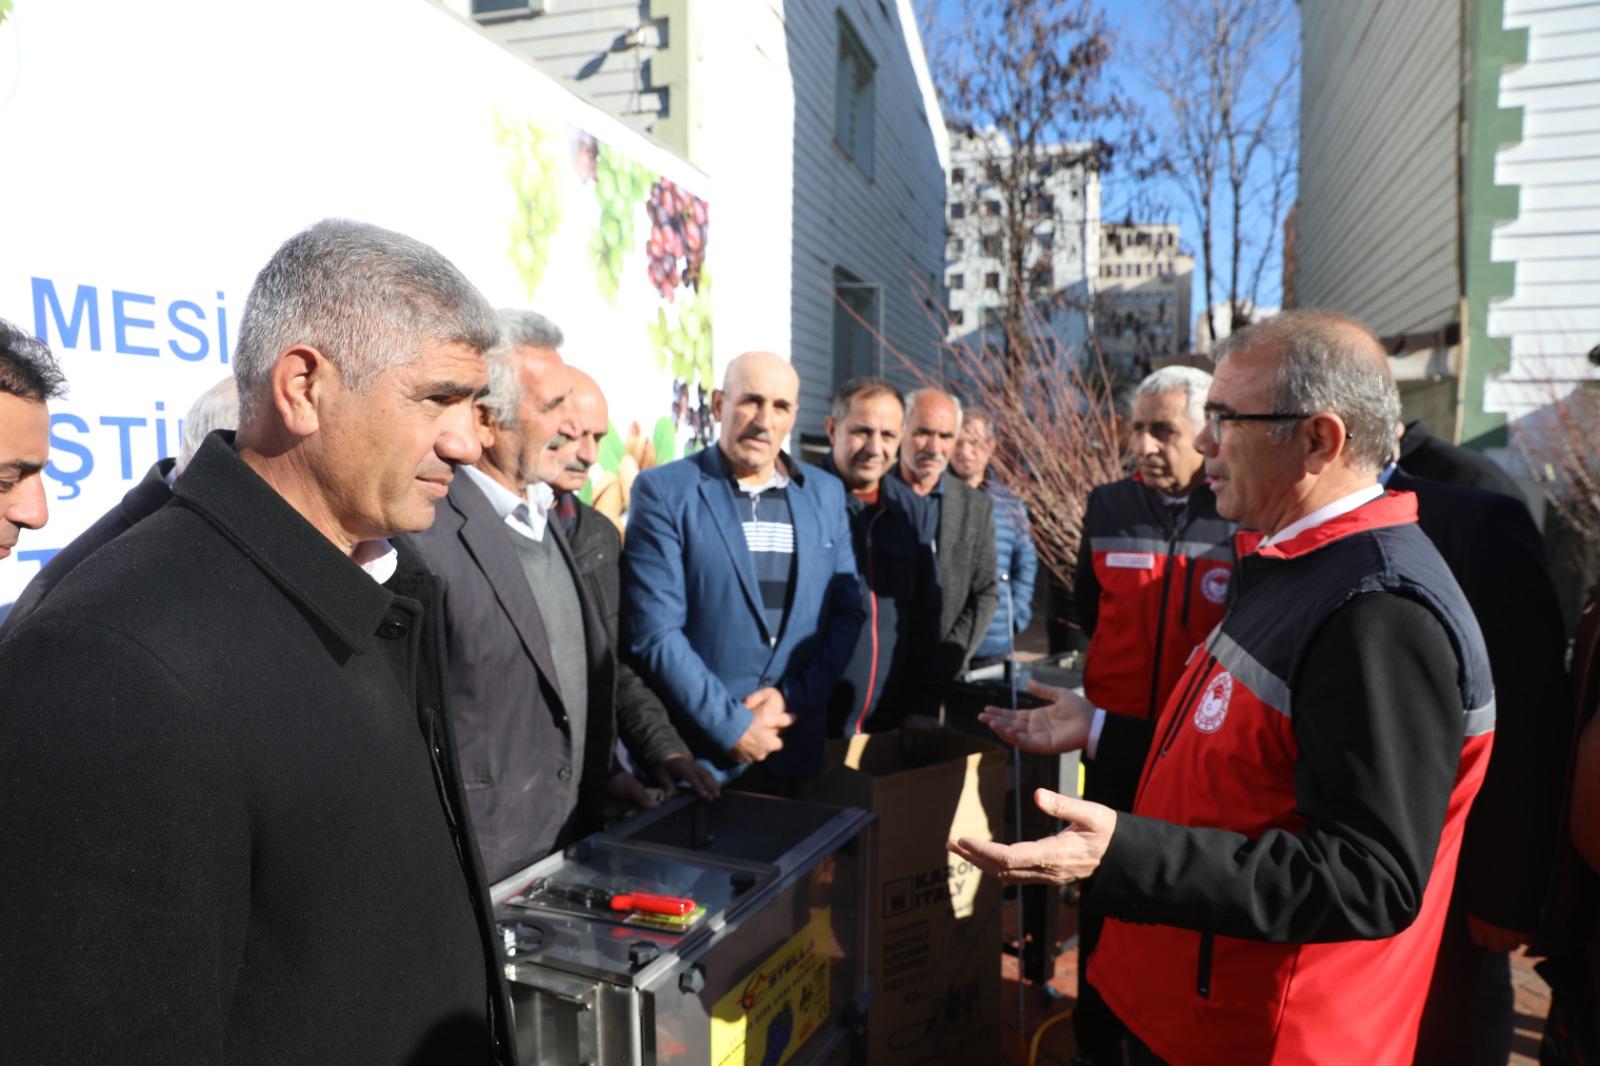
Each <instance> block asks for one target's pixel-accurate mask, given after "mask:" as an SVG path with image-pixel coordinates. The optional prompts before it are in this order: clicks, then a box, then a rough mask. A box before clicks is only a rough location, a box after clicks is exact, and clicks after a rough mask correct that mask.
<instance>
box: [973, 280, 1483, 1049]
mask: <svg viewBox="0 0 1600 1066" xmlns="http://www.w3.org/2000/svg"><path fill="white" fill-rule="evenodd" d="M1217 361H1218V362H1217V372H1216V377H1215V379H1214V380H1213V381H1212V383H1211V389H1210V391H1209V394H1208V398H1207V400H1206V406H1205V421H1204V423H1203V427H1202V429H1201V431H1200V434H1199V437H1198V440H1197V444H1198V447H1199V449H1200V451H1201V453H1202V454H1203V455H1204V456H1205V466H1206V470H1207V472H1208V473H1209V474H1210V475H1211V477H1212V479H1213V480H1212V484H1213V486H1214V491H1215V493H1216V498H1217V511H1218V513H1219V514H1221V515H1222V516H1224V517H1225V518H1229V519H1232V520H1234V521H1236V522H1238V523H1239V524H1240V525H1241V526H1242V527H1244V528H1245V529H1246V530H1249V531H1250V532H1248V533H1242V534H1240V537H1239V549H1240V560H1239V563H1238V566H1237V568H1236V573H1235V578H1234V580H1235V585H1236V587H1235V589H1234V590H1233V594H1232V596H1231V598H1230V602H1229V605H1228V609H1227V612H1226V613H1225V615H1224V616H1223V619H1222V621H1221V622H1220V623H1219V624H1218V625H1217V627H1216V628H1215V629H1214V630H1213V631H1212V633H1211V635H1210V636H1209V637H1207V639H1206V642H1205V643H1204V644H1202V645H1200V646H1199V647H1198V648H1197V649H1196V650H1195V653H1194V654H1193V655H1192V656H1191V657H1190V660H1189V664H1188V666H1187V668H1186V669H1185V671H1184V675H1183V677H1182V678H1181V679H1180V680H1179V682H1178V687H1177V689H1175V695H1174V696H1173V698H1171V699H1170V700H1168V701H1167V704H1166V707H1165V709H1164V710H1163V711H1162V714H1161V717H1160V720H1159V722H1151V721H1150V720H1148V719H1141V718H1137V717H1132V716H1128V715H1122V714H1115V713H1107V711H1106V710H1105V709H1104V708H1100V709H1097V708H1096V707H1095V706H1094V704H1093V702H1092V701H1090V700H1087V699H1084V698H1083V697H1081V696H1077V695H1075V694H1073V693H1071V692H1068V691H1065V690H1062V689H1052V688H1049V687H1048V686H1044V685H1035V686H1034V687H1033V691H1034V692H1035V694H1036V695H1039V696H1041V697H1043V698H1044V699H1046V700H1049V703H1048V705H1047V706H1045V707H1042V708H1039V709H1036V710H1028V711H1018V712H1010V711H1005V710H1001V709H999V708H989V709H987V710H986V711H985V712H984V717H985V719H986V720H987V721H989V723H990V724H991V726H993V728H994V729H995V731H996V732H997V733H998V734H999V735H1000V736H1001V737H1003V738H1004V739H1006V740H1008V741H1010V742H1012V743H1014V744H1017V745H1018V746H1020V747H1022V748H1023V749H1024V750H1029V751H1045V752H1051V751H1064V750H1069V749H1074V748H1087V750H1088V751H1089V752H1090V753H1091V757H1094V758H1098V757H1100V756H1101V755H1103V754H1105V753H1108V752H1110V751H1111V750H1112V749H1113V748H1116V747H1120V746H1125V745H1131V746H1132V747H1133V749H1134V750H1140V751H1146V752H1148V754H1147V755H1146V757H1145V760H1144V772H1143V775H1142V777H1141V779H1140V782H1139V791H1138V795H1137V797H1136V798H1135V800H1134V805H1133V811H1132V813H1131V814H1130V813H1118V812H1117V811H1115V810H1113V809H1112V808H1110V807H1106V806H1103V805H1101V804H1097V803H1092V802H1089V801H1087V800H1079V799H1069V798H1067V797H1064V796H1058V795H1056V794H1055V793H1052V792H1048V791H1045V790H1042V789H1041V790H1040V791H1039V792H1038V793H1037V794H1036V796H1035V800H1036V802H1037V803H1038V804H1039V806H1040V808H1041V809H1043V810H1045V811H1046V812H1047V813H1049V814H1052V815H1054V816H1055V817H1058V818H1062V819H1065V820H1067V821H1068V822H1070V823H1071V824H1070V825H1069V827H1068V828H1067V829H1065V830H1063V831H1062V832H1060V833H1058V834H1056V835H1055V836H1053V837H1049V838H1047V839H1045V840H1040V841H1033V842H1028V843H1022V844H1015V845H1000V844H992V843H989V842H984V841H972V840H961V841H957V842H953V843H952V845H951V846H952V849H953V850H954V851H956V852H957V853H959V854H961V855H963V856H965V857H967V858H969V859H970V860H971V861H973V862H975V863H977V864H978V865H979V866H981V867H982V868H983V869H985V870H987V871H990V872H993V873H998V874H999V875H1000V876H1001V877H1002V878H1003V879H1005V880H1008V881H1015V882H1020V883H1031V882H1062V881H1075V880H1078V879H1080V878H1083V877H1087V876H1089V875H1090V874H1094V875H1095V878H1096V883H1095V885H1094V887H1093V889H1092V890H1091V896H1092V898H1093V900H1094V902H1095V903H1096V904H1097V905H1098V906H1099V907H1100V908H1101V909H1102V910H1103V911H1104V912H1105V913H1106V915H1107V916H1108V919H1107V921H1106V925H1105V929H1104V930H1103V932H1102V933H1101V939H1100V945H1099V948H1098V950H1097V951H1096V952H1095V955H1094V957H1093V958H1092V959H1091V960H1090V962H1089V978H1090V980H1091V981H1092V982H1093V984H1094V986H1095V987H1096V988H1097V989H1099V991H1100V993H1101V995H1102V996H1103V997H1104V999H1105V1001H1106V1003H1107V1004H1108V1005H1109V1006H1110V1008H1111V1009H1112V1011H1113V1012H1114V1013H1115V1015H1116V1016H1117V1017H1118V1018H1120V1019H1121V1020H1122V1021H1123V1022H1124V1023H1125V1024H1126V1025H1127V1027H1128V1031H1129V1034H1130V1041H1129V1043H1130V1051H1131V1052H1132V1054H1131V1056H1130V1057H1131V1059H1132V1061H1134V1062H1150V1061H1159V1060H1169V1061H1193V1062H1285V1063H1287V1062H1322V1061H1329V1060H1335V1059H1336V1060H1338V1061H1341V1062H1346V1061H1347V1062H1386V1063H1403V1062H1410V1061H1411V1058H1412V1052H1413V1050H1414V1048H1415V1045H1416V1041H1417V1029H1418V1023H1419V1021H1420V1019H1421V1015H1422V1007H1423V1000H1424V997H1425V995H1426V993H1427V988H1428V979H1429V976H1430V974H1431V973H1432V971H1433V960H1434V956H1435V953H1436V951H1437V950H1438V946H1439V939H1440V934H1441V931H1442V929H1443V924H1444V918H1445V911H1446V905H1447V903H1448V901H1449V896H1450V889H1451V884H1452V881H1453V880H1454V876H1455V867H1456V860H1457V857H1458V854H1459V850H1460V845H1461V837H1462V831H1463V829H1464V827H1465V824H1466V818H1467V811H1468V809H1469V808H1470V807H1471V805H1472V801H1473V798H1474V797H1475V795H1476V794H1477V791H1478V788H1479V785H1480V783H1481V782H1482V780H1483V775H1484V768H1485V766H1486V765H1487V763H1488V756H1489V748H1490V743H1491V739H1492V736H1493V733H1492V730H1493V727H1494V696H1493V689H1492V685H1491V681H1490V673H1489V661H1488V656H1487V655H1486V653H1485V651H1484V645H1483V640H1482V637H1481V636H1480V634H1479V630H1478V625H1477V622H1476V621H1475V620H1474V618H1473V615H1472V610H1471V608H1470V606H1469V605H1468V604H1467V601H1466V598H1465V597H1464V596H1463V595H1462V593H1461V589H1460V588H1459V587H1458V586H1457V584H1456V582H1455V579H1454V578H1453V577H1452V576H1451V574H1450V571H1449V569H1448V567H1447V566H1446V565H1445V563H1444V561H1443V560H1442V559H1441V558H1440V557H1439V553H1438V552H1437V551H1436V550H1435V549H1434V547H1433V545H1432V544H1431V543H1430V542H1429V541H1428V538H1427V537H1426V536H1425V535H1424V534H1423V533H1422V531H1421V530H1420V529H1419V528H1418V527H1417V505H1416V497H1415V496H1413V495H1412V494H1410V493H1403V492H1402V493H1395V492H1385V491H1384V490H1383V489H1382V488H1381V487H1380V486H1379V484H1378V480H1377V479H1378V473H1379V470H1380V468H1381V467H1382V466H1383V465H1384V463H1385V462H1386V461H1387V458H1388V456H1389V453H1390V451H1391V448H1392V446H1393V440H1394V436H1393V434H1394V424H1395V421H1396V419H1397V418H1398V417H1399V411H1400V403H1399V394H1398V392H1397V390H1396V389H1395V387H1394V382H1393V380H1392V379H1391V378H1390V376H1389V368H1388V359H1387V356H1386V354H1385V352H1384V349H1383V346H1382V344H1381V343H1380V342H1379V341H1378V339H1377V338H1376V337H1375V336H1373V335H1372V333H1371V332H1370V331H1369V330H1367V329H1366V328H1365V327H1364V326H1362V325H1360V324H1359V323H1357V322H1355V321H1354V320H1352V319H1349V318H1345V317H1343V316H1340V315H1334V314H1330V313H1327V312H1315V311H1295V312H1290V313H1288V314H1284V315H1280V316H1278V317H1277V318H1273V319H1270V320H1268V321H1266V322H1263V323H1260V324H1258V325H1255V326H1252V327H1250V328H1249V329H1246V330H1242V331H1240V332H1239V333H1236V334H1235V335H1234V336H1232V337H1230V338H1228V340H1227V341H1226V342H1224V343H1223V344H1222V345H1221V346H1220V347H1219V349H1218V353H1217Z"/></svg>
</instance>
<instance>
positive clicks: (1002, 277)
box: [944, 133, 1101, 351]
mask: <svg viewBox="0 0 1600 1066" xmlns="http://www.w3.org/2000/svg"><path fill="white" fill-rule="evenodd" d="M1085 147H1086V146H1079V145H1062V146H1055V147H1052V148H1050V149H1047V150H1046V151H1044V152H1042V153H1041V154H1042V155H1045V156H1046V157H1047V162H1046V163H1045V164H1044V165H1043V166H1042V167H1041V168H1040V169H1041V173H1039V174H1038V175H1037V177H1036V179H1035V180H1036V182H1037V188H1036V190H1035V191H1034V193H1033V194H1032V195H1033V200H1032V201H1031V203H1032V206H1031V207H1030V208H1029V209H1028V211H1027V213H1028V218H1027V219H1026V220H1025V222H1024V224H1023V225H1021V226H1018V227H1011V226H1010V225H1009V221H1008V219H1007V217H1006V214H1007V206H1006V202H1005V189H1004V187H1003V184H1002V183H1003V179H1002V177H1001V170H1002V168H1005V167H1008V166H1010V165H1011V154H1010V150H1009V146H1008V145H1007V144H1006V143H1005V140H1004V138H1003V137H1001V136H1000V135H999V134H996V133H989V134H986V135H983V136H978V137H970V138H956V139H955V141H954V143H953V144H952V145H951V150H950V180H949V189H948V197H949V203H948V205H947V211H948V219H949V221H948V228H949V241H948V243H947V245H946V256H945V260H946V261H945V276H944V284H945V289H946V290H947V292H948V293H949V319H950V321H949V337H950V339H951V340H953V341H954V340H957V339H964V340H965V343H969V344H974V343H980V342H981V339H982V338H984V337H986V336H990V335H991V334H993V333H995V332H996V331H998V316H999V315H1001V313H1002V311H1003V309H1004V308H1005V306H1006V300H1007V296H1008V294H1009V292H1010V288H1011V285H1012V284H1013V278H1012V276H1011V275H1012V271H1011V268H1010V266H1009V264H1010V263H1011V262H1012V259H1011V256H1010V253H1009V249H1008V248H1007V247H1006V241H1007V240H1008V234H1009V233H1011V232H1013V231H1015V232H1017V233H1020V234H1021V235H1022V237H1021V239H1023V240H1025V241H1026V242H1027V246H1026V247H1025V248H1024V249H1023V250H1022V253H1023V269H1024V272H1025V284H1026V285H1027V287H1028V290H1029V292H1030V294H1031V305H1032V309H1031V311H1030V315H1033V316H1037V325H1036V326H1035V328H1036V329H1038V330H1047V331H1048V333H1049V334H1050V336H1051V339H1053V340H1054V342H1055V343H1056V344H1057V345H1059V346H1060V347H1061V348H1062V349H1063V350H1067V351H1075V350H1081V349H1082V348H1083V347H1084V346H1085V344H1086V343H1087V342H1088V339H1089V336H1090V332H1091V329H1090V321H1091V318H1092V314H1093V310H1094V308H1093V294H1094V285H1093V281H1094V278H1095V276H1096V274H1097V273H1098V264H1099V257H1100V250H1101V241H1100V236H1099V234H1100V178H1099V174H1098V173H1096V172H1095V170H1094V169H1093V168H1092V167H1086V166H1083V165H1073V164H1065V163H1064V164H1063V165H1059V166H1058V165H1056V164H1055V162H1054V159H1056V158H1060V159H1063V160H1067V159H1072V158H1075V157H1077V156H1079V155H1081V154H1082V152H1083V150H1084V148H1085ZM991 342H992V340H991Z"/></svg>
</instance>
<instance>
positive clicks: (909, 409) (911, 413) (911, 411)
mask: <svg viewBox="0 0 1600 1066" xmlns="http://www.w3.org/2000/svg"><path fill="white" fill-rule="evenodd" d="M932 393H938V394H939V395H940V396H944V397H946V398H948V399H949V401H950V402H951V403H953V404H955V405H956V432H958V433H959V432H960V431H961V419H962V418H963V417H964V415H963V414H962V410H961V401H960V399H958V398H957V397H956V396H955V395H953V394H952V393H948V392H945V391H944V390H943V389H935V388H932V387H924V388H920V389H912V390H911V391H910V392H908V393H906V400H905V403H906V425H908V426H909V425H910V424H911V419H912V418H913V417H915V415H916V413H917V401H919V400H921V399H922V398H923V397H924V396H928V395H930V394H932Z"/></svg>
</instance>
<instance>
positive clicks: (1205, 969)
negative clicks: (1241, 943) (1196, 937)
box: [1194, 933, 1217, 999]
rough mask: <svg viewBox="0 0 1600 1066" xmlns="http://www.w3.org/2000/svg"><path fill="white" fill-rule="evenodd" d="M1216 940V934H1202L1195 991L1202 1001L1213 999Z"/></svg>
mask: <svg viewBox="0 0 1600 1066" xmlns="http://www.w3.org/2000/svg"><path fill="white" fill-rule="evenodd" d="M1216 939H1217V938H1216V934H1214V933H1201V934H1200V965H1199V966H1198V967H1197V968H1196V973H1195V981H1194V990H1195V991H1196V992H1198V993H1199V994H1200V998H1201V999H1210V998H1211V952H1212V949H1213V946H1214V945H1215V943H1216Z"/></svg>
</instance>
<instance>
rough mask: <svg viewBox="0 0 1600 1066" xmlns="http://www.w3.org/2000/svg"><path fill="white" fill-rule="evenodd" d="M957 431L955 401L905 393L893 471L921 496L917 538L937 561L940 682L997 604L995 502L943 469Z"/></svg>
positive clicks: (955, 669) (976, 639)
mask: <svg viewBox="0 0 1600 1066" xmlns="http://www.w3.org/2000/svg"><path fill="white" fill-rule="evenodd" d="M960 433H961V401H959V400H957V399H956V398H955V397H954V396H951V395H950V394H949V393H948V392H943V391H941V390H939V389H934V388H922V389H914V390H912V391H911V392H909V393H907V394H906V424H905V442H904V444H903V445H902V446H901V448H900V463H899V465H898V466H897V467H896V469H895V473H896V474H898V475H899V477H900V479H901V480H902V481H904V482H905V483H906V484H907V485H910V486H911V489H912V491H913V492H915V493H916V494H917V495H918V496H920V497H922V504H923V506H922V518H923V523H924V526H923V536H924V538H925V539H926V540H928V541H929V542H930V543H932V544H933V546H934V551H935V553H936V554H937V556H938V559H939V583H940V587H941V592H942V595H943V602H942V605H941V607H940V610H939V660H940V663H939V665H940V670H941V671H942V672H943V674H944V677H945V679H946V680H949V679H950V678H952V677H954V676H955V675H956V674H958V673H960V672H961V671H962V670H964V669H966V666H967V662H968V660H970V659H971V658H972V653H973V652H975V651H977V650H978V645H979V644H981V643H983V634H984V633H985V632H986V631H987V630H988V628H989V622H990V620H991V619H992V618H994V612H995V610H996V609H997V608H998V607H999V606H1000V577H999V569H998V564H997V563H996V561H995V547H994V501H992V500H991V499H989V497H988V495H987V494H985V493H982V492H979V491H978V490H977V489H975V488H973V487H971V486H970V485H968V484H967V483H966V482H964V481H962V480H961V479H960V478H959V477H956V476H955V475H954V474H952V473H951V472H950V471H949V469H948V468H949V466H950V457H951V456H952V455H954V454H955V450H956V439H957V437H958V436H959V435H960Z"/></svg>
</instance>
